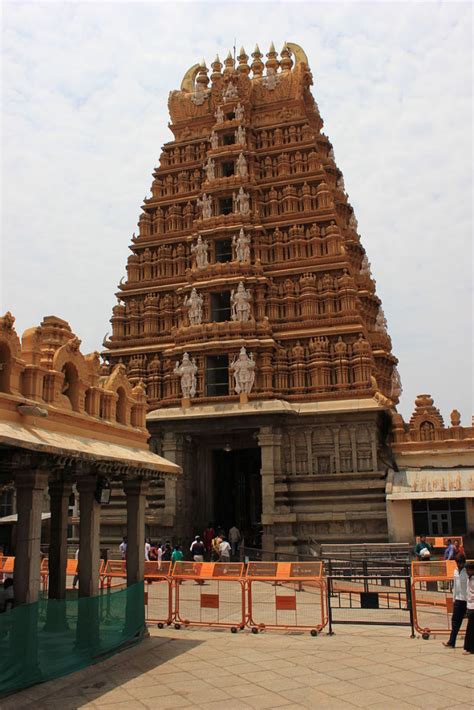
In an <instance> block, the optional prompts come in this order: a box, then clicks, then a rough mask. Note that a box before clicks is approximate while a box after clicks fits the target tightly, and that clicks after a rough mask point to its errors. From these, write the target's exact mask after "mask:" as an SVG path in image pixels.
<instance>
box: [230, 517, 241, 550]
mask: <svg viewBox="0 0 474 710" xmlns="http://www.w3.org/2000/svg"><path fill="white" fill-rule="evenodd" d="M241 540H242V536H241V534H240V530H239V528H238V527H237V526H236V525H233V526H232V527H231V529H230V530H229V542H230V546H231V549H232V557H236V555H237V552H238V550H239V545H240V541H241Z"/></svg>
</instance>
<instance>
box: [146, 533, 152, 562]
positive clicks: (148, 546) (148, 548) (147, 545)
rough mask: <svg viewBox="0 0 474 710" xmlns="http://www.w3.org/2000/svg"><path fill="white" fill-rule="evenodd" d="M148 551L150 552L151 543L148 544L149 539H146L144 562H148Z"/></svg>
mask: <svg viewBox="0 0 474 710" xmlns="http://www.w3.org/2000/svg"><path fill="white" fill-rule="evenodd" d="M150 550H151V542H150V538H147V539H146V540H145V560H146V562H149V561H150Z"/></svg>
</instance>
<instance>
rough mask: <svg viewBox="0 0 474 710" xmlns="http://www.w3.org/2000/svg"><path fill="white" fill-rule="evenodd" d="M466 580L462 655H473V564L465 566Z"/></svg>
mask: <svg viewBox="0 0 474 710" xmlns="http://www.w3.org/2000/svg"><path fill="white" fill-rule="evenodd" d="M466 572H467V576H468V580H467V627H466V636H465V637H464V653H465V655H468V654H470V653H474V562H469V564H467V565H466Z"/></svg>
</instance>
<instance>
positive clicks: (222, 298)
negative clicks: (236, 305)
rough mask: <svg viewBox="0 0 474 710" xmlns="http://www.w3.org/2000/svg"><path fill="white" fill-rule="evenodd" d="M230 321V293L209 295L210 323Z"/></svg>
mask: <svg viewBox="0 0 474 710" xmlns="http://www.w3.org/2000/svg"><path fill="white" fill-rule="evenodd" d="M229 320H230V291H219V292H217V293H211V321H212V322H213V323H222V322H224V321H229Z"/></svg>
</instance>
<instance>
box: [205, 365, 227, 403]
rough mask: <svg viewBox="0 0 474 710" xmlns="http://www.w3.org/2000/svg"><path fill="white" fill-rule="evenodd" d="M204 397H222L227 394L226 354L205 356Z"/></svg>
mask: <svg viewBox="0 0 474 710" xmlns="http://www.w3.org/2000/svg"><path fill="white" fill-rule="evenodd" d="M205 375H206V377H205V387H206V397H223V396H225V395H227V394H229V359H228V357H227V355H209V356H208V357H206V372H205Z"/></svg>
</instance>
